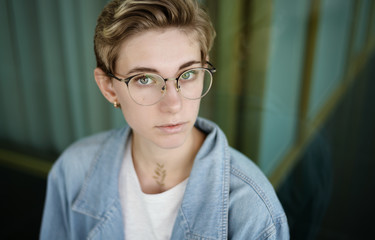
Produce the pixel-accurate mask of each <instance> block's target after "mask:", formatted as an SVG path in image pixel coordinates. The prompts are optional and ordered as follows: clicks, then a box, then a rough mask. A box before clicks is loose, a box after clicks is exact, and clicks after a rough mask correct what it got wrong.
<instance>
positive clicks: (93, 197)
mask: <svg viewBox="0 0 375 240" xmlns="http://www.w3.org/2000/svg"><path fill="white" fill-rule="evenodd" d="M129 132H130V131H129V128H126V129H122V130H120V131H116V132H114V135H113V136H112V137H110V138H109V140H108V142H106V143H105V144H103V147H102V149H101V150H100V151H98V154H97V155H96V159H95V160H94V163H93V164H92V166H91V169H90V171H89V173H88V175H87V177H86V179H85V182H84V184H83V187H82V189H81V191H80V193H79V195H78V198H77V199H76V201H75V202H74V204H73V206H72V209H73V211H76V212H78V213H81V214H84V215H86V216H87V217H88V218H93V219H96V220H99V223H98V224H96V226H95V228H94V229H92V230H91V231H90V235H89V238H88V239H122V238H123V233H124V232H123V229H124V227H123V226H124V225H123V218H122V212H121V204H120V201H119V193H118V177H119V170H120V167H121V162H122V159H123V156H124V146H125V142H126V140H127V138H128V135H129ZM120 236H121V238H120Z"/></svg>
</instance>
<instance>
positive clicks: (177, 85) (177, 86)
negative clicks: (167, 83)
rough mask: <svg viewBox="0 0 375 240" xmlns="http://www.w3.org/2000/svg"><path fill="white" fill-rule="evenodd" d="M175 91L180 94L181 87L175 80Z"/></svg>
mask: <svg viewBox="0 0 375 240" xmlns="http://www.w3.org/2000/svg"><path fill="white" fill-rule="evenodd" d="M176 91H177V92H180V91H181V85H180V83H179V82H178V79H176Z"/></svg>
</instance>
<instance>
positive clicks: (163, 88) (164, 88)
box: [161, 85, 167, 94]
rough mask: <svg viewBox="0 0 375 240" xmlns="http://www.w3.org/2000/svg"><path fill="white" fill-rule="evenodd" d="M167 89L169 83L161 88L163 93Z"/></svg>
mask: <svg viewBox="0 0 375 240" xmlns="http://www.w3.org/2000/svg"><path fill="white" fill-rule="evenodd" d="M166 90H167V85H164V86H163V87H162V88H161V93H162V94H164V93H165V91H166Z"/></svg>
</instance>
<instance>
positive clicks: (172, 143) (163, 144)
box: [155, 135, 187, 149]
mask: <svg viewBox="0 0 375 240" xmlns="http://www.w3.org/2000/svg"><path fill="white" fill-rule="evenodd" d="M186 139H187V136H181V135H179V136H178V135H177V136H164V137H160V138H158V139H156V141H155V144H156V145H157V146H159V147H160V148H163V149H176V148H179V147H181V146H182V145H184V143H185V142H186Z"/></svg>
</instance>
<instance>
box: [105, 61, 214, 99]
mask: <svg viewBox="0 0 375 240" xmlns="http://www.w3.org/2000/svg"><path fill="white" fill-rule="evenodd" d="M207 65H208V66H209V68H204V67H198V68H192V69H188V70H186V71H184V72H183V73H181V74H180V75H179V76H178V77H177V78H163V77H162V76H160V75H158V74H155V73H140V74H136V75H134V76H131V77H128V78H124V79H121V78H118V77H116V76H115V75H114V74H112V73H111V72H108V73H107V75H108V76H109V77H112V78H114V79H116V80H118V81H121V82H124V83H126V85H127V87H128V91H129V95H130V97H131V98H132V99H133V100H134V102H136V103H137V104H139V105H143V106H150V105H153V104H156V103H158V102H159V101H160V100H161V99H162V98H163V96H164V95H165V93H166V91H167V85H166V83H167V81H168V80H176V90H177V92H179V93H180V94H181V95H182V96H183V97H184V98H186V99H190V100H197V99H201V98H202V97H204V96H205V95H206V94H207V93H208V91H210V88H211V85H212V74H213V73H215V72H216V68H215V67H214V66H213V65H212V64H211V63H209V62H207Z"/></svg>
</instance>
